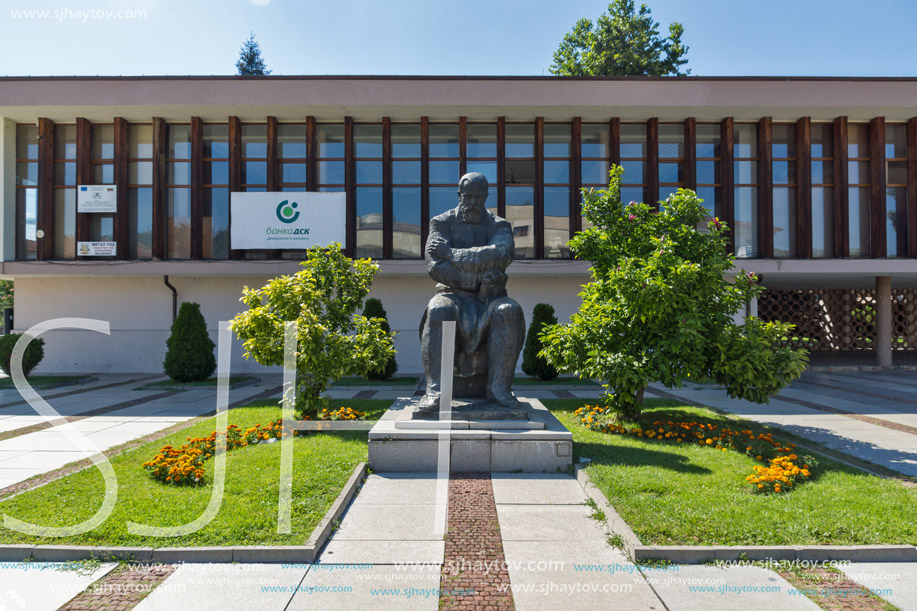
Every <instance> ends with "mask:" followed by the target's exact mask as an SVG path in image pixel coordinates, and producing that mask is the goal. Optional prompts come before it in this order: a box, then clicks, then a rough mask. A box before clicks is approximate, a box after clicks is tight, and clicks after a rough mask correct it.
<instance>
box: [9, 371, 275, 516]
mask: <svg viewBox="0 0 917 611" xmlns="http://www.w3.org/2000/svg"><path fill="white" fill-rule="evenodd" d="M282 390H283V386H275V387H273V388H269V389H267V390H265V391H263V392H260V393H258V394H257V395H254V396H251V397H248V398H247V399H241V400H239V401H236V402H235V403H230V404H229V409H233V408H236V407H241V406H243V405H247V404H249V403H251V402H253V401H261V400H263V399H270V398H271V397H274V396H278V395H279V394H280V392H281V391H282ZM176 392H183V391H180V390H175V391H169V393H168V394H172V393H176ZM163 394H167V393H163ZM158 397H159V395H154V396H153V397H148V398H146V399H143V400H142V401H141V402H143V401H151V400H153V399H155V398H158ZM105 409H108V408H105ZM214 411H216V410H214ZM212 417H213V414H212V413H209V414H204V415H202V416H198V417H196V418H192V419H190V420H185V421H184V422H179V423H176V424H173V425H172V426H170V427H168V428H165V429H162V430H160V431H156V432H155V433H151V434H149V435H146V436H145V437H139V438H137V439H132V440H131V441H128V442H127V443H123V444H121V445H119V446H115V447H113V448H109V449H107V450H105V451H104V452H102V454H104V455H105V456H107V457H108V458H111V457H113V456H117V455H118V454H123V453H124V452H127V451H128V450H133V449H134V448H136V447H139V446H142V445H144V444H146V443H149V442H151V441H156V440H157V439H162V438H163V437H166V436H168V435H171V434H172V433H175V432H176V431H181V430H183V429H186V428H189V427H191V426H194V425H195V424H197V423H198V422H203V421H204V420H207V419H209V418H212ZM91 466H93V462H92V460H91V459H89V458H84V459H83V460H79V461H77V462H74V463H71V464H69V465H67V466H65V467H61V468H60V469H55V470H54V471H48V472H47V473H42V474H41V475H36V476H35V477H33V478H31V479H27V480H25V481H22V482H19V483H18V484H13V485H12V486H7V487H6V488H2V489H0V500H3V499H6V498H8V497H11V496H13V495H15V494H19V493H20V492H25V491H26V490H31V489H32V488H38V487H39V486H43V485H45V484H47V483H48V482H51V481H54V480H56V479H60V478H62V477H65V476H67V475H70V474H71V473H76V472H77V471H82V470H83V469H85V468H86V467H91Z"/></svg>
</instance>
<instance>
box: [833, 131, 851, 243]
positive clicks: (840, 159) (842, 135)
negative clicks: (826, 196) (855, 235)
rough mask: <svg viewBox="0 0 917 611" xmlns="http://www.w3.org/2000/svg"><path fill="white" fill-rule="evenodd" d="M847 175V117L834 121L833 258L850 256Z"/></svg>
mask: <svg viewBox="0 0 917 611" xmlns="http://www.w3.org/2000/svg"><path fill="white" fill-rule="evenodd" d="M848 189H849V184H848V175H847V117H838V118H836V119H835V120H834V256H835V257H838V258H846V257H849V256H850V240H849V235H848V232H849V228H848V225H849V223H850V216H849V215H850V211H849V210H850V202H849V195H848Z"/></svg>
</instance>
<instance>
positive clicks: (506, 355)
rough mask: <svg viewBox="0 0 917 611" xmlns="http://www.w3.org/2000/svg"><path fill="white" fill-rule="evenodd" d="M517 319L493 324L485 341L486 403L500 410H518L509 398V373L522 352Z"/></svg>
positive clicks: (510, 391) (513, 397)
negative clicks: (497, 406) (504, 408)
mask: <svg viewBox="0 0 917 611" xmlns="http://www.w3.org/2000/svg"><path fill="white" fill-rule="evenodd" d="M522 325H523V322H522V321H521V320H509V321H507V324H505V325H499V324H496V325H495V324H493V322H492V323H491V327H490V338H489V339H488V342H487V400H488V401H489V402H491V403H496V404H497V405H500V406H502V407H508V408H520V407H522V403H520V402H519V401H518V400H517V399H516V397H515V396H514V395H513V390H512V389H513V373H514V372H515V369H516V361H518V360H519V353H520V352H521V351H522Z"/></svg>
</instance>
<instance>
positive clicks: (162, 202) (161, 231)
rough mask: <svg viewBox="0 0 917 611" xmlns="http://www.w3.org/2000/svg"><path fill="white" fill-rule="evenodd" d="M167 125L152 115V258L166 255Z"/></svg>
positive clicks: (163, 120) (161, 257)
mask: <svg viewBox="0 0 917 611" xmlns="http://www.w3.org/2000/svg"><path fill="white" fill-rule="evenodd" d="M167 153H168V126H167V125H166V122H165V119H162V118H161V117H153V189H152V191H153V235H152V241H153V244H152V251H153V253H152V254H153V258H154V259H164V258H165V256H166V155H167Z"/></svg>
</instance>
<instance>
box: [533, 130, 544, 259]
mask: <svg viewBox="0 0 917 611" xmlns="http://www.w3.org/2000/svg"><path fill="white" fill-rule="evenodd" d="M534 204H535V258H536V259H544V117H536V118H535V201H534Z"/></svg>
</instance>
